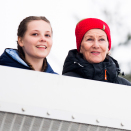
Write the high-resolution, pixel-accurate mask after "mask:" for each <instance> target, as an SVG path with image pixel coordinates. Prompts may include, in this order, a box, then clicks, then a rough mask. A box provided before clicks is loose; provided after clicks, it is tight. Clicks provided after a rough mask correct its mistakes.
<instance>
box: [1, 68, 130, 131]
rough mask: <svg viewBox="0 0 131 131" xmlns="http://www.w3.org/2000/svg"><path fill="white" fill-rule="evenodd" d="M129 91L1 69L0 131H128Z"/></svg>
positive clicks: (48, 75)
mask: <svg viewBox="0 0 131 131" xmlns="http://www.w3.org/2000/svg"><path fill="white" fill-rule="evenodd" d="M130 103H131V88H130V86H124V85H118V84H112V83H106V82H99V81H93V80H87V79H81V78H74V77H68V76H61V75H56V74H49V73H43V72H37V71H30V70H24V69H18V68H12V67H5V66H0V131H4V130H7V129H8V130H10V131H11V130H12V131H14V130H19V131H22V130H23V131H26V130H27V131H28V130H29V131H33V130H35V131H37V130H38V131H43V130H44V131H45V130H47V131H48V130H50V131H55V130H56V131H57V130H58V131H65V130H67V131H75V130H76V131H87V130H88V131H101V130H102V131H104V130H105V131H108V129H112V130H111V131H115V129H117V130H118V131H121V130H122V129H126V130H131V104H130Z"/></svg>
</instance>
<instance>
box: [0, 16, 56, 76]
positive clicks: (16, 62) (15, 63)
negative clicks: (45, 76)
mask: <svg viewBox="0 0 131 131" xmlns="http://www.w3.org/2000/svg"><path fill="white" fill-rule="evenodd" d="M17 36H18V41H17V47H18V49H8V48H7V49H5V51H4V53H3V54H2V55H1V56H0V65H4V66H11V67H16V68H22V69H28V70H35V71H41V72H47V73H53V74H56V73H55V72H54V71H53V69H52V68H51V66H50V64H49V63H48V62H47V59H46V57H47V56H48V54H49V53H50V50H51V47H52V44H53V42H52V28H51V24H50V21H49V20H48V19H47V18H46V17H44V16H40V17H39V16H29V17H26V18H25V19H23V20H22V21H21V22H20V25H19V27H18V33H17Z"/></svg>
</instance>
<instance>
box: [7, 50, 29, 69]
mask: <svg viewBox="0 0 131 131" xmlns="http://www.w3.org/2000/svg"><path fill="white" fill-rule="evenodd" d="M5 51H6V52H7V53H8V54H9V55H10V56H11V57H12V58H13V59H14V60H16V61H18V62H19V63H21V64H23V65H25V66H27V67H29V66H28V65H27V64H26V63H25V62H24V61H23V60H22V59H21V58H20V57H19V55H18V51H17V50H14V49H6V50H5Z"/></svg>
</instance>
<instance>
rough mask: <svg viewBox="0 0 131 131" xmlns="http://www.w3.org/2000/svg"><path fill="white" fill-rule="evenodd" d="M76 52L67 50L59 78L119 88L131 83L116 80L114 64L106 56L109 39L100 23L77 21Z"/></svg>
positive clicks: (108, 34)
mask: <svg viewBox="0 0 131 131" xmlns="http://www.w3.org/2000/svg"><path fill="white" fill-rule="evenodd" d="M75 35H76V45H77V49H74V50H70V51H69V53H68V56H67V58H66V60H65V63H64V66H63V72H62V74H63V75H67V76H74V77H79V78H86V79H92V80H98V81H105V82H111V83H117V84H123V85H130V86H131V83H130V82H129V81H127V80H126V79H124V78H122V77H119V76H118V75H119V73H120V69H119V65H118V63H117V61H116V60H115V59H113V58H112V57H111V56H109V50H110V49H111V35H110V28H109V26H108V25H107V24H106V23H105V22H104V21H102V20H100V19H96V18H87V19H84V20H81V21H80V22H79V23H78V24H77V25H76V29H75Z"/></svg>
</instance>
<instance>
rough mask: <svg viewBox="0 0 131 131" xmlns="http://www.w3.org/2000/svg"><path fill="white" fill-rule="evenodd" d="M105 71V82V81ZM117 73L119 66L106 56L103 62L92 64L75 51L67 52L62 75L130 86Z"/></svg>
mask: <svg viewBox="0 0 131 131" xmlns="http://www.w3.org/2000/svg"><path fill="white" fill-rule="evenodd" d="M105 70H106V74H107V80H105ZM119 73H120V69H119V65H118V63H117V61H116V60H115V59H113V58H112V57H110V56H108V59H105V60H104V61H103V62H101V63H94V64H92V63H89V62H88V61H86V60H84V59H83V55H82V54H80V53H79V52H78V51H77V50H76V49H74V50H70V51H69V53H68V56H67V57H66V60H65V63H64V67H63V72H62V74H63V75H67V76H73V77H79V78H85V79H92V80H98V81H105V82H111V83H117V84H122V85H130V86H131V83H130V82H129V81H127V80H126V79H124V78H122V77H120V76H118V75H119Z"/></svg>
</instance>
